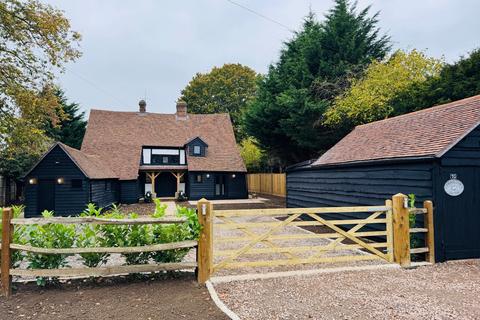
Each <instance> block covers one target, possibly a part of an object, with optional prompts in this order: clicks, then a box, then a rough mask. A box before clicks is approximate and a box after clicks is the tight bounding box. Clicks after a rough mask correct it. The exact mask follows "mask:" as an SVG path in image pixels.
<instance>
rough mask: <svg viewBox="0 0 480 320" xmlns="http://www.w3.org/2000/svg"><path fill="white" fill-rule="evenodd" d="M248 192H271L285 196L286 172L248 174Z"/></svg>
mask: <svg viewBox="0 0 480 320" xmlns="http://www.w3.org/2000/svg"><path fill="white" fill-rule="evenodd" d="M247 184H248V192H250V193H251V192H256V193H264V194H271V195H274V196H280V197H285V196H286V194H287V180H286V175H285V173H250V174H247Z"/></svg>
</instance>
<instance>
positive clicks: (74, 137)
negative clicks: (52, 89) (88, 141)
mask: <svg viewBox="0 0 480 320" xmlns="http://www.w3.org/2000/svg"><path fill="white" fill-rule="evenodd" d="M55 95H56V96H57V99H58V101H59V103H60V109H58V110H59V111H58V112H60V113H61V114H62V115H63V116H62V120H61V121H60V122H59V123H58V124H57V125H54V124H53V123H52V122H51V121H49V122H48V123H47V125H46V127H45V132H46V134H47V136H48V137H50V138H52V139H53V140H55V141H60V142H63V143H65V144H66V145H68V146H70V147H72V148H76V149H80V147H81V146H82V141H83V136H84V135H85V129H86V126H87V122H86V121H85V120H84V118H85V112H80V111H79V108H80V106H79V105H78V104H77V103H75V102H68V100H67V98H66V97H65V93H64V92H63V91H62V90H61V89H58V90H57V91H56V93H55Z"/></svg>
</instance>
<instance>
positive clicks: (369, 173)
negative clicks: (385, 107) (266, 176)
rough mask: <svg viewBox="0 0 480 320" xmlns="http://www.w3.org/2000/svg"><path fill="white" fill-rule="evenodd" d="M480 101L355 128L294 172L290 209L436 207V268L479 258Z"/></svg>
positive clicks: (289, 176)
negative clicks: (393, 204)
mask: <svg viewBox="0 0 480 320" xmlns="http://www.w3.org/2000/svg"><path fill="white" fill-rule="evenodd" d="M479 125H480V96H474V97H471V98H467V99H464V100H460V101H455V102H452V103H448V104H444V105H440V106H436V107H432V108H429V109H424V110H421V111H417V112H413V113H409V114H406V115H401V116H397V117H393V118H390V119H386V120H381V121H377V122H373V123H370V124H366V125H361V126H358V127H356V128H355V129H354V130H353V131H352V132H351V133H350V134H348V135H347V136H346V137H345V138H344V139H342V140H341V141H340V142H338V143H337V144H336V145H335V146H333V147H332V148H331V149H330V150H328V151H327V152H326V153H325V154H323V155H322V156H321V157H320V158H319V159H317V160H314V161H309V162H306V163H302V164H298V165H295V166H292V167H290V168H289V169H288V172H287V205H288V206H289V207H305V206H306V207H317V206H350V205H381V204H383V203H384V201H385V199H388V198H391V197H392V195H394V194H396V193H399V192H401V193H404V194H410V193H413V194H415V195H416V197H417V200H419V201H423V200H427V199H428V200H433V203H434V206H435V219H434V221H435V249H436V252H435V255H436V257H437V260H440V261H443V260H448V259H462V258H475V257H476V258H478V257H480V232H479V231H478V230H479V229H480V126H479Z"/></svg>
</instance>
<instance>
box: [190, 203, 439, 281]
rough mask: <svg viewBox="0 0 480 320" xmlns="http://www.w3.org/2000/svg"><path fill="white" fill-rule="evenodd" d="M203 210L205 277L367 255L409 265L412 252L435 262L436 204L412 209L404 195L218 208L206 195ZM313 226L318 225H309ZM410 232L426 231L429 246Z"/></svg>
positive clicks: (201, 243) (201, 253) (360, 258)
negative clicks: (369, 201)
mask: <svg viewBox="0 0 480 320" xmlns="http://www.w3.org/2000/svg"><path fill="white" fill-rule="evenodd" d="M198 212H199V217H200V219H201V222H202V224H203V225H204V230H203V232H202V235H201V238H200V240H199V257H200V258H199V259H200V260H199V261H198V263H199V270H200V269H201V270H202V273H200V274H199V281H200V282H204V281H206V280H208V279H209V277H210V276H211V275H212V274H214V273H216V272H218V271H220V270H222V269H233V268H248V267H274V266H282V265H298V264H310V263H311V264H319V263H343V262H354V261H364V260H382V261H385V262H388V263H393V262H395V263H398V264H400V265H401V266H403V267H409V266H410V265H411V254H413V253H417V254H419V253H422V254H423V253H424V254H425V255H426V257H425V259H426V260H427V261H428V262H432V263H433V262H434V261H435V256H434V241H433V205H432V203H431V202H430V201H425V203H424V207H423V208H418V209H416V208H414V209H412V208H408V203H407V197H406V196H405V195H403V194H398V195H395V196H394V197H393V198H392V200H386V201H385V205H384V206H363V207H324V208H281V209H252V210H213V208H212V204H211V203H210V202H209V201H207V200H205V199H202V200H200V201H199V202H198ZM412 214H422V215H425V218H424V219H423V220H424V223H425V225H424V227H421V228H419V227H418V226H412V227H410V225H409V224H410V222H409V220H410V219H409V216H410V215H412ZM346 217H348V218H346ZM312 227H314V228H316V229H315V230H313V231H310V232H308V231H306V230H305V229H308V228H312ZM299 228H302V230H301V231H299ZM411 233H424V234H425V246H422V247H420V248H410V234H411ZM297 241H298V242H297ZM234 244H237V245H236V246H235V248H233V249H232V248H231V247H232V246H233V245H234Z"/></svg>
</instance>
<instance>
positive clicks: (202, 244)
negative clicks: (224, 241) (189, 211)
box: [197, 198, 213, 284]
mask: <svg viewBox="0 0 480 320" xmlns="http://www.w3.org/2000/svg"><path fill="white" fill-rule="evenodd" d="M212 207H213V206H212V203H211V202H210V201H208V200H207V199H205V198H203V199H201V200H199V201H198V203H197V215H198V221H199V222H200V224H201V225H202V231H201V232H200V237H199V239H198V249H197V263H198V266H197V267H198V273H197V280H198V282H199V283H200V284H204V283H205V282H207V280H208V279H210V275H211V274H212V272H213V212H212V211H213V210H212Z"/></svg>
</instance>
